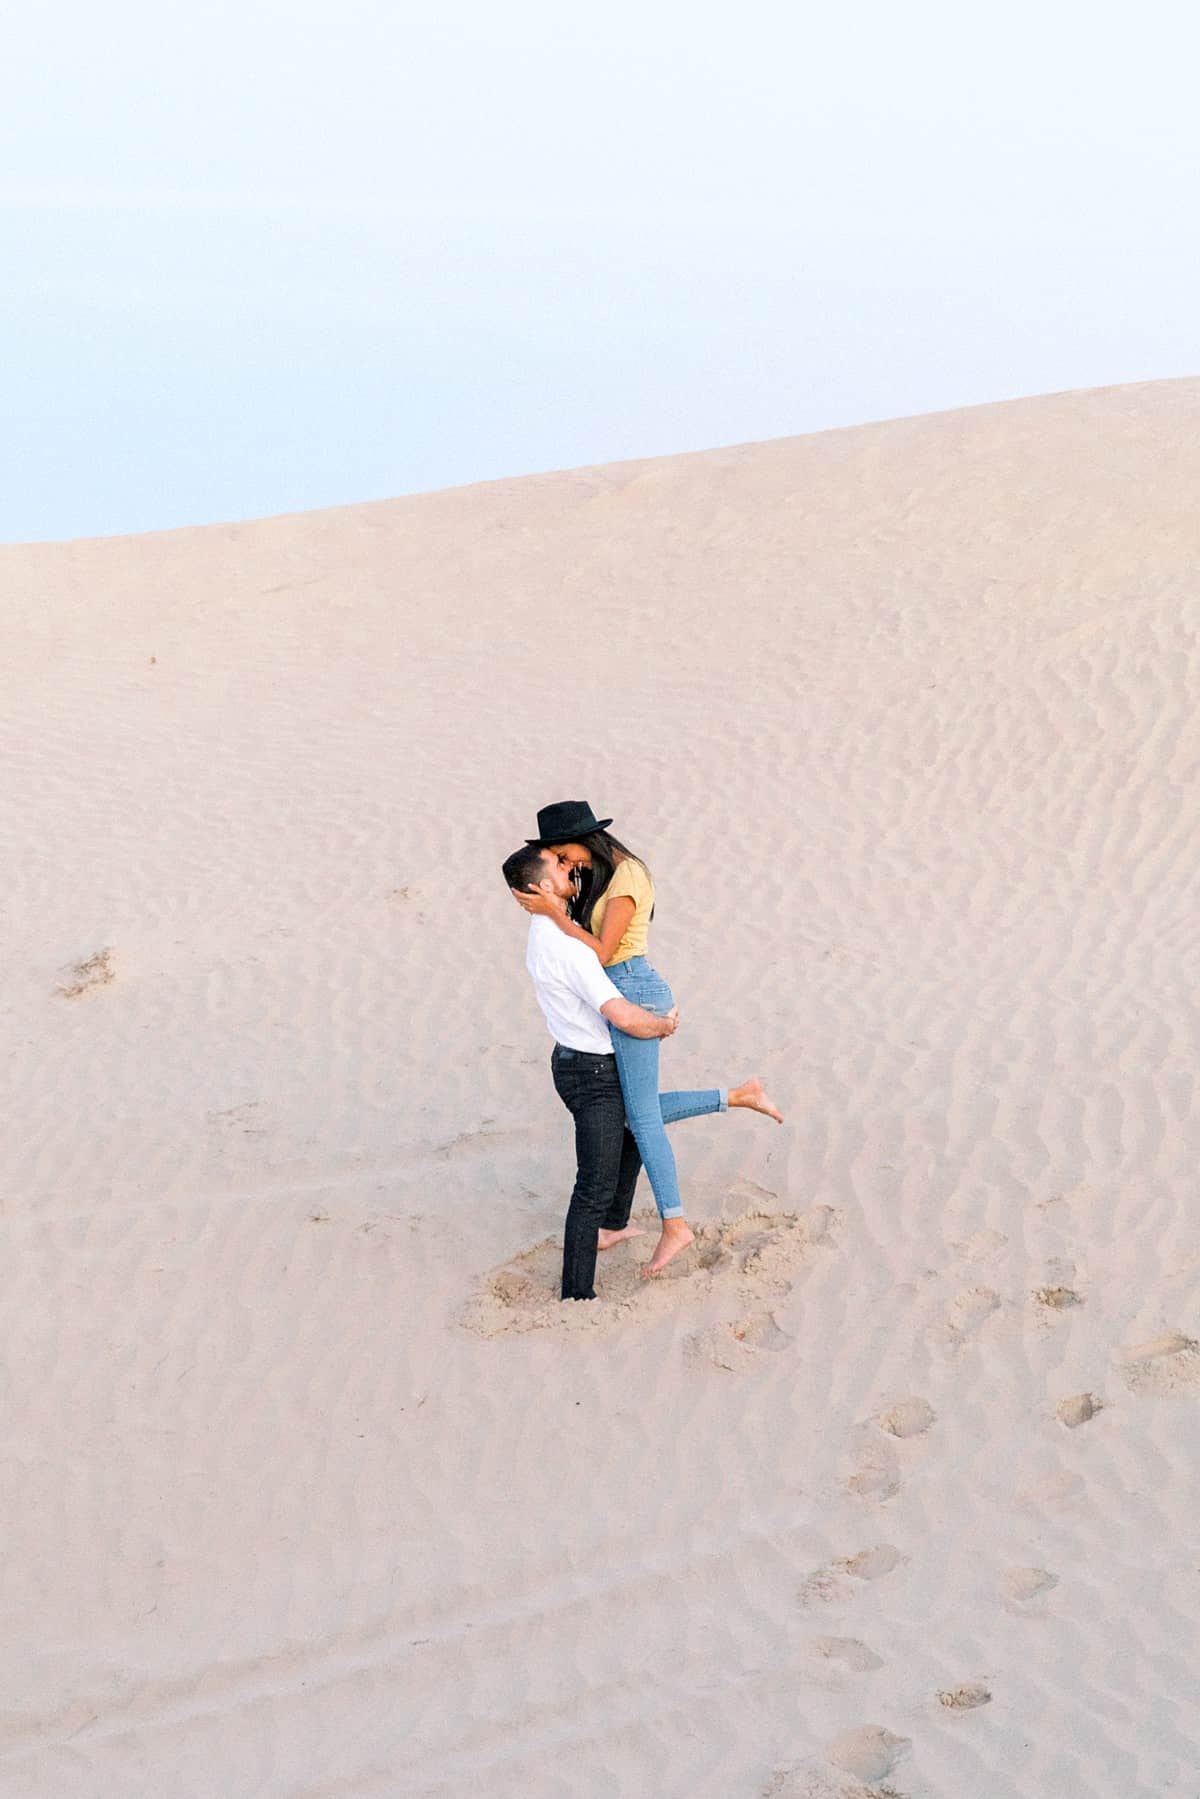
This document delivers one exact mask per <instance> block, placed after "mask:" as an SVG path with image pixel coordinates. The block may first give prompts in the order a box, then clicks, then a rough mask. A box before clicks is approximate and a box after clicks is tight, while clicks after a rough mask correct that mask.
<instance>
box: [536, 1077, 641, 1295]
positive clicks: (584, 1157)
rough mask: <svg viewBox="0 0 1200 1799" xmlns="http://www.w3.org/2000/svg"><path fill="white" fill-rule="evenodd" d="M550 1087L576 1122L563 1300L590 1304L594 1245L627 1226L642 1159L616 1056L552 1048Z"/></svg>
mask: <svg viewBox="0 0 1200 1799" xmlns="http://www.w3.org/2000/svg"><path fill="white" fill-rule="evenodd" d="M550 1070H551V1073H552V1074H553V1076H554V1088H555V1092H556V1093H557V1094H558V1097H559V1098H560V1099H561V1100H562V1103H563V1105H564V1106H565V1107H566V1108H567V1111H568V1112H570V1114H571V1116H572V1117H573V1118H574V1120H575V1161H576V1164H577V1166H576V1172H575V1187H574V1190H573V1192H572V1194H571V1204H570V1206H569V1207H568V1209H567V1223H566V1229H565V1231H564V1233H563V1272H562V1296H563V1298H564V1299H595V1297H596V1288H595V1279H596V1241H597V1233H598V1232H599V1230H600V1229H601V1227H603V1228H604V1229H605V1230H607V1231H621V1230H624V1228H625V1226H626V1225H627V1224H628V1223H629V1214H630V1212H631V1211H632V1209H633V1190H634V1188H635V1187H636V1186H637V1178H638V1174H639V1172H640V1170H641V1166H642V1158H641V1156H640V1154H639V1153H638V1146H637V1143H636V1142H635V1141H634V1137H633V1133H632V1132H631V1131H630V1130H629V1129H628V1128H627V1127H626V1124H625V1100H624V1098H623V1096H622V1093H621V1079H620V1076H619V1075H618V1073H617V1058H616V1057H615V1056H594V1055H591V1054H590V1053H589V1052H588V1051H586V1050H579V1049H564V1048H563V1047H562V1045H561V1044H556V1045H555V1049H554V1054H553V1055H552V1056H551V1058H550Z"/></svg>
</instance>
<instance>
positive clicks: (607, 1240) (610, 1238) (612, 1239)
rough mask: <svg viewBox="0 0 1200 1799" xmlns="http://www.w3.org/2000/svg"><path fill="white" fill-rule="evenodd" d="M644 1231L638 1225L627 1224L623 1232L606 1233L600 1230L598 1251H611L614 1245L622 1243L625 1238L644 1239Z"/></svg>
mask: <svg viewBox="0 0 1200 1799" xmlns="http://www.w3.org/2000/svg"><path fill="white" fill-rule="evenodd" d="M645 1235H646V1233H645V1231H644V1230H643V1229H642V1227H641V1225H640V1224H627V1225H626V1226H625V1229H624V1230H623V1231H606V1230H604V1229H601V1232H600V1240H599V1243H598V1245H597V1247H598V1248H599V1249H611V1248H612V1246H613V1244H614V1243H624V1242H625V1240H626V1238H627V1237H644V1236H645Z"/></svg>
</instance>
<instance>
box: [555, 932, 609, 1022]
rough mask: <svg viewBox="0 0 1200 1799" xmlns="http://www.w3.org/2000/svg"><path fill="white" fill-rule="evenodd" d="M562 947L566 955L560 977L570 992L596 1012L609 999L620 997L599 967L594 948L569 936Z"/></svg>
mask: <svg viewBox="0 0 1200 1799" xmlns="http://www.w3.org/2000/svg"><path fill="white" fill-rule="evenodd" d="M563 948H564V949H565V950H566V951H567V955H566V957H565V959H564V961H563V965H562V977H563V981H564V982H565V984H566V985H567V986H568V987H569V988H570V989H571V991H572V993H575V994H578V996H579V998H580V999H583V1000H586V1001H587V1003H588V1005H589V1006H595V1008H596V1010H597V1012H598V1011H599V1010H600V1008H601V1006H606V1005H607V1004H608V1002H609V1000H610V999H620V997H621V995H620V992H619V991H618V989H617V988H616V987H614V986H613V984H612V982H611V981H610V980H609V978H608V976H607V975H606V974H605V972H604V970H603V968H601V966H600V961H599V958H598V957H597V955H596V952H595V950H591V949H589V948H588V946H587V944H586V943H579V942H578V941H577V940H576V939H574V938H570V937H569V938H567V940H566V942H565V943H564V944H563Z"/></svg>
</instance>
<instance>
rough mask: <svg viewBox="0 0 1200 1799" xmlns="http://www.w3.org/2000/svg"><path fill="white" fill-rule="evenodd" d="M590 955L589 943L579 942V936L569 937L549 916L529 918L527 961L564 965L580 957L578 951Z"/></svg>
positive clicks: (545, 964) (544, 964) (547, 964)
mask: <svg viewBox="0 0 1200 1799" xmlns="http://www.w3.org/2000/svg"><path fill="white" fill-rule="evenodd" d="M579 950H581V952H583V953H585V955H590V953H592V952H590V950H588V948H587V944H583V943H579V939H578V937H569V935H567V932H565V930H560V928H558V925H556V923H554V919H549V917H531V919H529V948H527V952H525V961H527V962H531V964H533V962H540V964H542V966H554V964H558V966H560V968H561V966H563V964H567V962H574V961H576V959H578V952H579Z"/></svg>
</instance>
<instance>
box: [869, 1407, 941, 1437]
mask: <svg viewBox="0 0 1200 1799" xmlns="http://www.w3.org/2000/svg"><path fill="white" fill-rule="evenodd" d="M936 1416H937V1414H936V1412H935V1411H934V1409H933V1407H932V1406H931V1405H930V1404H929V1402H928V1400H925V1399H901V1400H899V1401H898V1402H897V1403H896V1404H895V1405H893V1406H889V1407H888V1409H887V1411H886V1412H881V1413H880V1414H879V1417H878V1419H877V1420H876V1422H877V1424H878V1425H879V1428H880V1430H885V1431H886V1432H887V1434H888V1436H889V1437H920V1436H923V1435H924V1433H925V1432H926V1431H927V1430H928V1429H929V1427H930V1425H931V1424H932V1423H933V1421H934V1419H935V1418H936Z"/></svg>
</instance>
